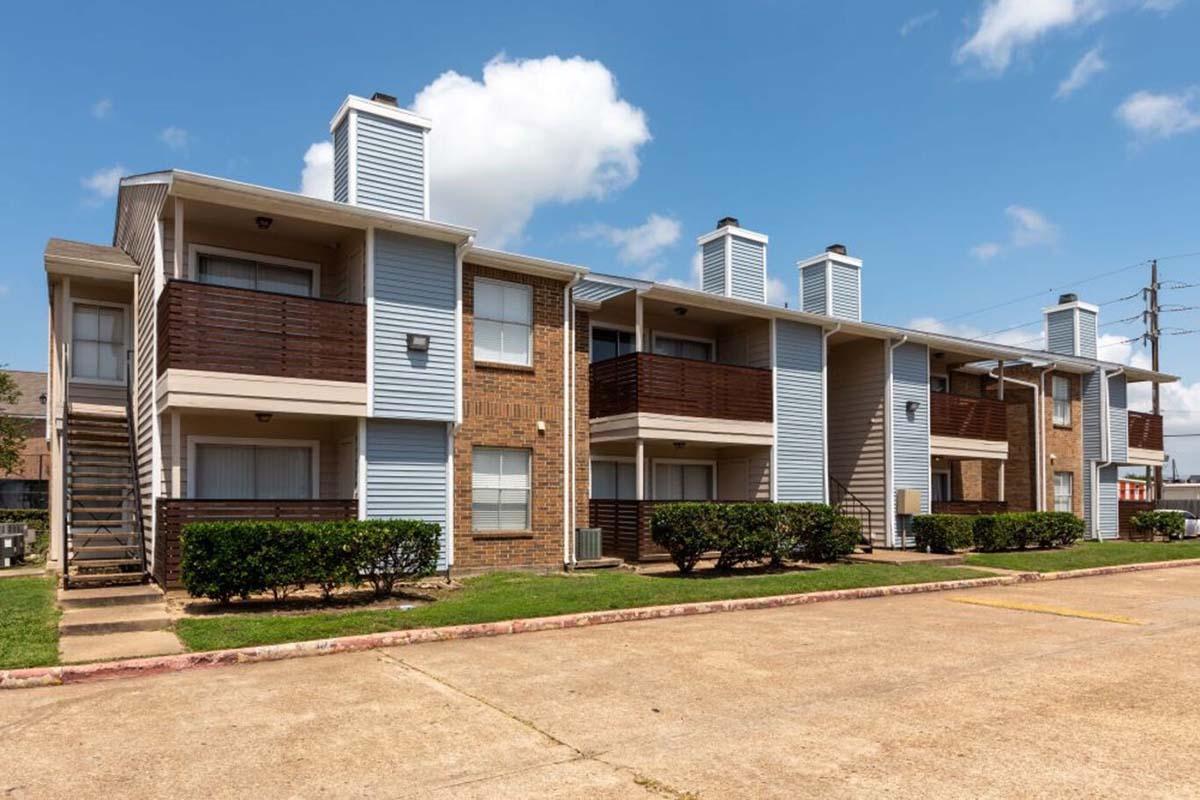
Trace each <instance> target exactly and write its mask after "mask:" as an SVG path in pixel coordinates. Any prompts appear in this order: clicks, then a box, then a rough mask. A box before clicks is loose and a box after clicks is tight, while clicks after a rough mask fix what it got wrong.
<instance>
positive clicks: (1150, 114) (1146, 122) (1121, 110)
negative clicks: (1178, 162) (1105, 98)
mask: <svg viewBox="0 0 1200 800" xmlns="http://www.w3.org/2000/svg"><path fill="white" fill-rule="evenodd" d="M1198 96H1200V95H1198V92H1197V90H1196V89H1195V88H1192V89H1187V90H1186V91H1183V92H1180V93H1178V94H1155V93H1153V92H1146V91H1141V92H1135V93H1133V94H1131V95H1130V96H1129V97H1127V98H1125V101H1124V102H1122V103H1121V105H1119V106H1118V107H1117V111H1116V115H1117V119H1119V120H1120V121H1121V122H1123V123H1125V125H1126V126H1127V127H1128V128H1129V129H1130V130H1131V131H1133V133H1135V134H1136V135H1138V136H1140V137H1143V138H1146V139H1167V138H1169V137H1171V136H1176V135H1178V134H1181V133H1188V132H1189V131H1194V130H1196V129H1197V128H1200V110H1197V109H1196V107H1195V106H1196V100H1197V97H1198Z"/></svg>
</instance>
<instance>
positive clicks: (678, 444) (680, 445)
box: [671, 442, 687, 450]
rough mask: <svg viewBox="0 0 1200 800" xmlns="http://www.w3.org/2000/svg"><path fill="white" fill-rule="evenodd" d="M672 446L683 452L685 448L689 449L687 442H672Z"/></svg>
mask: <svg viewBox="0 0 1200 800" xmlns="http://www.w3.org/2000/svg"><path fill="white" fill-rule="evenodd" d="M671 444H672V445H673V446H674V447H675V449H676V450H682V449H683V448H685V447H687V442H671Z"/></svg>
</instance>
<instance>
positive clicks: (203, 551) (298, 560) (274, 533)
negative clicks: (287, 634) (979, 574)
mask: <svg viewBox="0 0 1200 800" xmlns="http://www.w3.org/2000/svg"><path fill="white" fill-rule="evenodd" d="M440 537H441V527H440V526H438V525H436V524H434V523H429V522H420V521H416V520H367V521H359V520H345V521H338V522H285V521H254V520H244V521H233V522H198V523H191V524H189V525H185V526H184V528H183V534H182V545H183V553H182V556H183V557H182V563H181V567H182V573H183V584H184V587H185V588H186V589H187V591H188V593H189V594H191V595H192V596H194V597H208V598H210V599H213V600H218V601H220V602H222V603H227V602H229V601H230V600H231V599H233V598H234V597H242V598H246V597H249V596H250V595H252V594H259V593H262V592H271V593H272V594H273V595H274V596H275V597H276V598H277V599H282V598H284V597H286V596H287V595H288V593H290V592H291V591H294V590H295V589H299V588H303V587H304V586H307V585H316V586H319V587H321V591H322V593H323V594H324V596H325V598H326V599H328V598H329V597H330V596H331V595H332V594H333V592H334V590H335V589H337V588H338V587H340V586H357V585H358V584H359V583H360V582H361V581H362V580H363V579H366V580H367V581H369V582H370V583H371V584H372V586H374V587H375V591H376V593H377V594H380V595H383V594H387V593H390V592H391V591H392V589H393V588H394V587H395V584H396V582H397V581H398V580H401V579H403V578H407V577H416V576H420V575H428V574H430V573H431V572H433V570H434V569H435V568H436V566H437V557H438V547H439V542H440Z"/></svg>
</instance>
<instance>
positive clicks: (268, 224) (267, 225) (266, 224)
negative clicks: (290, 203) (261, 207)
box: [254, 217, 275, 231]
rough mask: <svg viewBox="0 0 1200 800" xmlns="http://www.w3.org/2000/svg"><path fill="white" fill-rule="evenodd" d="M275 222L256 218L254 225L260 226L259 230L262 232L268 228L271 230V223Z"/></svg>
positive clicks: (266, 218) (264, 218) (269, 219)
mask: <svg viewBox="0 0 1200 800" xmlns="http://www.w3.org/2000/svg"><path fill="white" fill-rule="evenodd" d="M274 221H275V220H273V219H271V218H270V217H255V218H254V224H255V225H257V226H258V229H259V230H260V231H265V230H267V229H268V228H270V227H271V223H273V222H274Z"/></svg>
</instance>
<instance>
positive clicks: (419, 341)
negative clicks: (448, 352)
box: [407, 333, 429, 353]
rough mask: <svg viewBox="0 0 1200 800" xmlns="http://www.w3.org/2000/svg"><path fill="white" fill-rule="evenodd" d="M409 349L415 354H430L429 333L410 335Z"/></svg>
mask: <svg viewBox="0 0 1200 800" xmlns="http://www.w3.org/2000/svg"><path fill="white" fill-rule="evenodd" d="M407 341H408V349H409V351H410V352H413V353H428V352H429V334H427V333H410V334H408V337H407Z"/></svg>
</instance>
